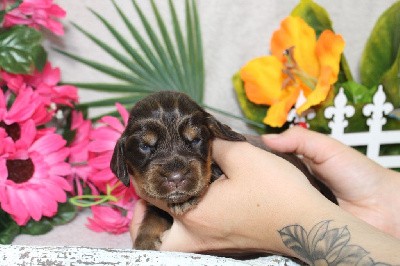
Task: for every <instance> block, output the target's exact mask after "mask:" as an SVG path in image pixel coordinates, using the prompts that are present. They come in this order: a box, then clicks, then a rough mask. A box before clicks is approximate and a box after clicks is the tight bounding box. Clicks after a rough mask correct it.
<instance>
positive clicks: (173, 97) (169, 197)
mask: <svg viewBox="0 0 400 266" xmlns="http://www.w3.org/2000/svg"><path fill="white" fill-rule="evenodd" d="M215 138H220V139H224V140H229V141H246V137H244V136H243V135H241V134H239V133H236V132H234V131H233V130H231V128H230V127H228V126H227V125H224V124H222V123H220V122H219V121H217V120H216V119H215V118H214V117H213V116H212V115H210V114H209V113H207V112H206V111H205V110H204V109H202V108H201V107H200V106H199V105H198V104H197V103H196V102H194V101H193V100H192V99H190V98H189V97H188V96H187V95H185V94H183V93H179V92H170V91H164V92H158V93H154V94H152V95H150V96H148V97H146V98H144V99H142V100H141V101H139V102H137V103H136V105H135V106H134V107H133V108H132V110H131V112H130V117H129V120H128V125H127V127H126V129H125V131H124V132H123V133H122V135H121V138H120V139H119V140H118V142H117V144H116V146H115V149H114V154H113V157H112V160H111V165H110V166H111V169H112V171H113V173H114V174H115V175H116V176H117V177H118V178H119V179H120V180H121V181H122V182H123V183H124V184H125V185H126V186H128V185H129V183H130V181H132V182H133V185H134V187H135V189H136V191H137V193H138V194H139V195H141V196H145V197H148V198H154V199H157V200H161V201H164V202H166V203H167V204H168V207H169V208H170V211H171V212H172V213H174V214H177V215H180V214H183V213H185V212H187V211H188V210H190V209H191V208H193V207H194V206H195V205H196V203H197V202H198V201H199V199H200V197H201V196H202V195H203V194H204V192H205V191H206V189H207V187H208V185H209V184H210V183H211V182H212V181H214V180H216V179H217V178H218V177H219V176H220V175H221V174H222V171H221V170H220V168H219V167H218V166H217V165H216V164H215V163H214V162H213V161H212V158H211V145H212V140H214V139H215ZM247 140H248V141H249V142H250V143H252V144H253V145H255V146H258V147H261V148H263V149H266V150H268V149H267V148H266V147H265V145H264V144H263V143H262V141H261V139H260V137H255V136H249V137H248V138H247ZM275 154H277V153H275ZM277 155H278V156H281V157H283V158H284V159H286V160H288V161H290V162H291V163H293V164H294V165H296V166H297V167H298V168H299V169H300V170H301V171H302V172H303V173H305V174H306V176H307V177H308V178H309V180H311V181H313V182H312V183H313V184H314V186H316V187H318V186H321V184H320V183H319V184H317V183H316V181H315V178H314V177H313V176H312V175H311V174H310V172H309V171H308V169H307V167H306V166H305V165H304V164H303V163H302V162H301V160H300V159H299V158H298V157H296V156H295V155H293V154H277ZM328 192H330V191H328ZM329 197H331V198H332V199H333V198H334V197H333V195H332V194H329ZM172 222H173V219H172V217H171V216H170V215H169V214H168V213H166V212H164V211H162V210H160V209H158V208H156V207H155V206H153V205H150V204H148V208H147V213H146V215H145V217H144V220H143V222H142V224H141V226H140V228H139V232H138V236H137V238H136V240H135V243H134V248H136V249H150V250H157V249H158V248H159V246H160V244H161V240H160V237H161V235H162V234H163V232H165V231H166V230H168V229H169V228H170V227H171V225H172Z"/></svg>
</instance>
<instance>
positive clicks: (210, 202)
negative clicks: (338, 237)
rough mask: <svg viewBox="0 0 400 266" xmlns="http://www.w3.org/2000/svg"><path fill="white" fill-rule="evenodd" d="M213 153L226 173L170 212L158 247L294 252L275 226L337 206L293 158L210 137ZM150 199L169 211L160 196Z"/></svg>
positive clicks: (139, 214)
mask: <svg viewBox="0 0 400 266" xmlns="http://www.w3.org/2000/svg"><path fill="white" fill-rule="evenodd" d="M213 158H214V160H215V161H216V163H217V164H218V165H219V166H220V167H221V169H222V170H223V172H224V173H225V175H226V176H225V177H224V176H223V177H222V178H220V179H218V180H216V181H215V182H213V183H212V184H211V185H210V187H209V188H208V190H207V192H206V194H205V195H204V197H202V199H201V200H200V202H199V204H198V205H197V206H196V208H194V209H193V210H190V211H189V212H187V213H185V214H184V215H182V216H175V217H174V223H173V225H172V227H171V229H170V230H169V232H166V233H165V235H164V236H163V239H162V245H161V247H160V249H161V250H173V251H190V252H209V251H215V252H218V253H222V252H229V253H232V252H235V253H237V252H245V253H248V252H272V253H280V254H286V255H292V256H293V255H295V254H294V253H290V252H292V251H291V250H288V249H287V248H286V247H285V246H284V243H283V242H282V239H281V237H280V235H279V233H278V230H279V229H281V228H283V227H284V226H285V225H287V224H291V223H292V224H296V223H298V221H299V217H304V213H307V212H310V213H311V212H313V213H318V214H319V213H321V212H323V213H327V212H329V213H330V214H332V213H334V212H335V210H336V209H339V208H337V207H336V206H335V205H334V204H332V203H331V202H329V201H328V200H326V199H325V198H324V197H323V196H322V195H321V194H320V193H319V192H318V191H317V190H316V189H314V187H312V186H311V185H310V184H309V182H308V181H307V179H306V177H305V176H304V175H303V174H302V173H301V172H300V171H299V170H298V169H297V168H296V167H294V166H293V165H292V164H290V163H288V162H287V161H285V160H283V159H281V158H280V157H277V156H275V155H273V154H271V153H268V152H266V151H264V150H261V149H259V148H256V147H253V146H251V145H250V144H248V143H245V142H227V141H223V140H215V141H214V143H213ZM150 201H151V200H150ZM152 203H153V204H155V205H157V207H160V208H163V209H164V210H166V211H168V209H167V208H166V207H165V206H162V204H160V203H159V202H158V203H157V202H152ZM332 209H333V210H332ZM144 210H145V204H144V203H143V202H142V201H140V202H139V203H138V205H137V206H136V208H135V214H134V220H133V222H132V230H131V232H132V238H133V239H135V238H136V235H137V229H138V225H139V224H140V222H141V220H142V219H143V212H144ZM317 216H318V215H315V216H314V215H310V216H309V217H307V219H308V218H309V219H310V221H305V223H308V222H309V223H310V224H315V223H316V220H314V218H315V219H317V218H316V217H317ZM319 221H320V220H318V222H319Z"/></svg>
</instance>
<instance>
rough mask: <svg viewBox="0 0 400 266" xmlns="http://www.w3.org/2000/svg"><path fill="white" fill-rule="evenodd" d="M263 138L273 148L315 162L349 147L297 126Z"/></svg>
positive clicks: (317, 162) (323, 160) (320, 161)
mask: <svg viewBox="0 0 400 266" xmlns="http://www.w3.org/2000/svg"><path fill="white" fill-rule="evenodd" d="M262 139H263V141H264V142H265V144H266V145H267V146H268V147H270V148H271V149H273V150H276V151H279V152H293V153H296V154H299V155H302V156H304V157H305V158H306V159H308V160H310V161H312V162H313V163H315V164H320V163H323V162H325V161H326V160H328V159H329V158H330V157H333V156H335V155H336V154H339V153H342V152H343V150H345V149H348V147H347V146H346V145H344V144H342V143H341V142H339V141H337V140H335V139H333V138H331V137H328V136H326V135H324V134H321V133H318V132H315V131H311V130H307V129H305V128H302V127H297V126H295V127H292V128H290V129H288V130H286V131H285V132H283V133H282V134H271V135H263V136H262ZM321 151H324V152H321ZM326 151H329V152H326Z"/></svg>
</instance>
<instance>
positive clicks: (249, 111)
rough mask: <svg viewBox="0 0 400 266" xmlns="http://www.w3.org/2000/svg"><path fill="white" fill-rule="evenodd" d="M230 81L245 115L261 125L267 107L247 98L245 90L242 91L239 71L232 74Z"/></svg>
mask: <svg viewBox="0 0 400 266" xmlns="http://www.w3.org/2000/svg"><path fill="white" fill-rule="evenodd" d="M232 82H233V87H234V89H235V92H236V97H237V99H238V101H239V105H240V107H241V109H242V112H243V114H244V115H245V117H247V118H248V119H249V120H251V121H254V122H255V123H257V124H258V125H263V120H264V117H265V115H266V113H267V110H268V107H267V106H264V105H259V104H254V103H252V102H250V101H249V100H248V99H247V97H246V92H245V91H244V84H243V81H242V80H241V78H240V74H239V73H236V74H235V75H234V76H233V78H232ZM259 128H260V127H259ZM264 129H265V127H264ZM263 131H264V130H263ZM261 133H264V132H261Z"/></svg>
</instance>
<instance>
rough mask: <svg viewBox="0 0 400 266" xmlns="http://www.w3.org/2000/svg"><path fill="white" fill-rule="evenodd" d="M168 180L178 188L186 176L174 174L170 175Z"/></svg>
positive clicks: (179, 173) (178, 173)
mask: <svg viewBox="0 0 400 266" xmlns="http://www.w3.org/2000/svg"><path fill="white" fill-rule="evenodd" d="M167 180H168V182H170V183H173V184H175V185H176V186H178V185H179V184H180V183H181V182H182V181H183V180H185V175H184V174H182V173H181V172H174V173H171V174H170V175H168V177H167Z"/></svg>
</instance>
